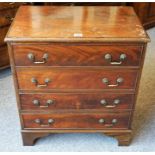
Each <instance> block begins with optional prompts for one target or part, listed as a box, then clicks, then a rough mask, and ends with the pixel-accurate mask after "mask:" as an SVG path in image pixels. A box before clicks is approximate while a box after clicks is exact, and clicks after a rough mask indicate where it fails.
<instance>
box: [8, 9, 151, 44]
mask: <svg viewBox="0 0 155 155" xmlns="http://www.w3.org/2000/svg"><path fill="white" fill-rule="evenodd" d="M77 12H78V13H77ZM25 19H26V20H25ZM32 19H33V20H32ZM94 21H95V22H94ZM5 40H6V41H19V42H22V41H30V42H31V41H32V42H33V41H53V42H62V41H65V42H66V41H69V42H70V41H71V42H73V41H81V42H88V41H95V42H96V41H97V42H101V41H106V42H107V41H108V42H110V41H118V40H119V41H121V42H124V41H129V42H133V41H134V42H144V41H145V42H147V41H149V38H148V36H147V35H146V33H145V31H144V30H143V27H142V25H141V23H140V21H139V20H138V18H137V16H136V14H135V12H134V10H133V8H132V7H105V6H72V7H70V6H44V7H42V6H40V7H39V6H37V7H35V6H22V7H20V9H19V10H18V13H17V15H16V20H15V21H14V23H13V25H12V26H11V28H10V31H9V33H8V34H7V37H6V39H5Z"/></svg>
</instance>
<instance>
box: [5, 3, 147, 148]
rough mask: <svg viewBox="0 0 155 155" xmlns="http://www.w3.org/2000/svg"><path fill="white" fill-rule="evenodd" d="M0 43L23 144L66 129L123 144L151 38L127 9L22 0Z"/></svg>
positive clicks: (130, 131)
mask: <svg viewBox="0 0 155 155" xmlns="http://www.w3.org/2000/svg"><path fill="white" fill-rule="evenodd" d="M5 41H6V42H7V44H8V49H9V56H10V62H11V68H12V74H13V78H14V85H15V90H16V98H17V104H18V109H19V116H20V121H21V133H22V138H23V144H24V145H33V143H34V141H35V140H36V139H37V138H40V137H43V136H47V135H48V134H51V133H68V132H70V133H75V132H80V133H83V132H89V133H103V134H106V135H109V136H113V137H115V138H117V140H118V144H119V145H129V143H130V141H131V134H132V129H131V124H132V118H133V113H134V107H135V102H136V96H137V93H138V86H139V82H140V77H141V72H142V67H143V62H144V57H145V49H146V45H147V42H148V41H149V38H148V36H147V34H146V33H145V31H144V29H143V27H142V25H141V23H140V22H139V20H138V18H137V16H136V14H135V12H134V11H133V8H132V7H104V6H102V7H100V6H96V7H95V6H94V7H93V6H83V7H82V6H57V7H56V6H21V7H20V8H19V10H18V12H17V14H16V17H15V20H14V21H13V23H12V25H11V27H10V30H9V32H8V33H7V36H6V38H5Z"/></svg>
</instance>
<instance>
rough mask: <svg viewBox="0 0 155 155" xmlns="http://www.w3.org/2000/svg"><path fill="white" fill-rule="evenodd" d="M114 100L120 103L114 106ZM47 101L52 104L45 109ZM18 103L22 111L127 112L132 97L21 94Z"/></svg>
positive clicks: (130, 106)
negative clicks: (87, 110) (104, 101)
mask: <svg viewBox="0 0 155 155" xmlns="http://www.w3.org/2000/svg"><path fill="white" fill-rule="evenodd" d="M116 99H117V100H118V99H119V100H120V103H118V104H114V101H115V100H116ZM34 100H38V101H39V105H35V104H34V103H33V101H34ZM48 100H52V101H53V103H52V104H50V105H49V106H48V107H46V106H47V101H48ZM103 100H106V102H107V104H105V105H104V104H103V103H102V102H101V101H103ZM20 101H21V109H22V110H68V109H77V110H78V109H91V110H93V109H94V110H97V109H100V110H101V109H102V110H119V109H121V110H123V109H124V110H127V109H132V107H133V102H134V95H133V94H120V93H119V94H113V93H81V94H79V93H69V94H68V93H48V94H47V93H46V94H40V93H39V94H21V95H20ZM43 106H44V107H43Z"/></svg>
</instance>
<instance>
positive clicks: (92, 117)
mask: <svg viewBox="0 0 155 155" xmlns="http://www.w3.org/2000/svg"><path fill="white" fill-rule="evenodd" d="M22 119H23V124H24V128H25V129H26V128H32V129H33V128H34V129H47V128H49V129H127V128H128V125H129V119H130V113H129V112H122V113H119V114H118V113H55V114H23V115H22Z"/></svg>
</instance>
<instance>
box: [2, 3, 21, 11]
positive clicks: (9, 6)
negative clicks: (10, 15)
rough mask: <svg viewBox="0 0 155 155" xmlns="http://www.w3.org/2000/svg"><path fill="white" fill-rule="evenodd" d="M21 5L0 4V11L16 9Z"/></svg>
mask: <svg viewBox="0 0 155 155" xmlns="http://www.w3.org/2000/svg"><path fill="white" fill-rule="evenodd" d="M21 4H23V3H17V2H9V3H6V2H1V3H0V10H4V9H12V8H17V7H19V6H20V5H21Z"/></svg>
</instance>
